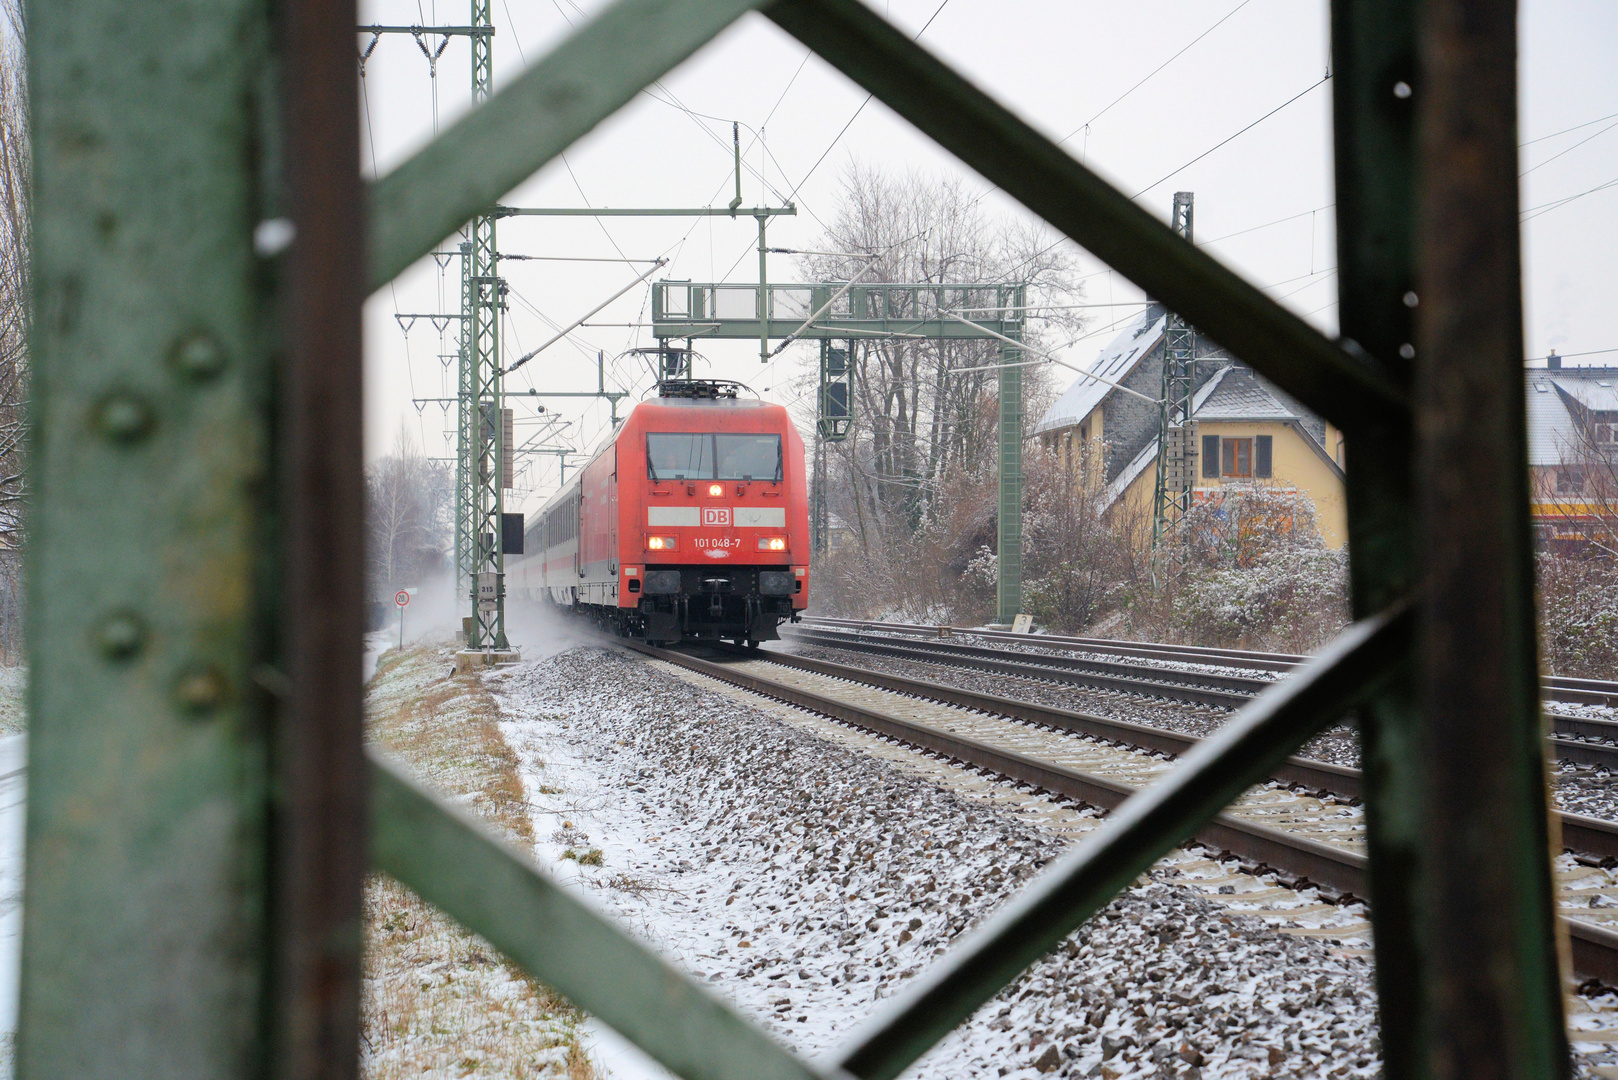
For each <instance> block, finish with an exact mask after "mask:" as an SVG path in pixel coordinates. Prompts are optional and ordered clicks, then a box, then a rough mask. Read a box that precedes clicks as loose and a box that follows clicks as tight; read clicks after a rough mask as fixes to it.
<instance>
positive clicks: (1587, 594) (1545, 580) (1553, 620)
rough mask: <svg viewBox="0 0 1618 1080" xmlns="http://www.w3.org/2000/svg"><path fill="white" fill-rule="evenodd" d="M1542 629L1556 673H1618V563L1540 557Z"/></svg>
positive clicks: (1578, 675) (1543, 644) (1598, 676)
mask: <svg viewBox="0 0 1618 1080" xmlns="http://www.w3.org/2000/svg"><path fill="white" fill-rule="evenodd" d="M1539 627H1540V650H1541V652H1542V653H1543V654H1544V663H1545V666H1546V668H1547V669H1548V670H1549V671H1550V672H1551V673H1552V674H1555V675H1569V676H1573V677H1576V678H1586V679H1611V678H1614V677H1618V562H1614V560H1612V559H1604V558H1578V557H1568V556H1565V555H1550V554H1544V555H1540V556H1539Z"/></svg>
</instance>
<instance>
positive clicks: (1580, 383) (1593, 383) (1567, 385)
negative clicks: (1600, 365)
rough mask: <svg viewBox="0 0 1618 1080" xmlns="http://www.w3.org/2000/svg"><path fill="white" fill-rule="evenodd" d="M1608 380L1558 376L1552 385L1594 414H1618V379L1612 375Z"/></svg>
mask: <svg viewBox="0 0 1618 1080" xmlns="http://www.w3.org/2000/svg"><path fill="white" fill-rule="evenodd" d="M1604 374H1606V378H1602V377H1600V376H1596V377H1594V378H1583V379H1570V378H1565V377H1561V376H1558V377H1556V378H1553V379H1552V380H1551V385H1553V386H1555V387H1556V389H1558V390H1560V391H1561V392H1562V393H1564V394H1566V395H1568V396H1569V397H1571V398H1573V399H1574V400H1575V401H1577V402H1578V403H1579V404H1580V405H1583V406H1584V407H1585V408H1586V409H1589V410H1591V411H1592V412H1618V379H1615V378H1613V377H1612V375H1611V374H1610V373H1604Z"/></svg>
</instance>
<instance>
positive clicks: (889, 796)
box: [486, 648, 1379, 1080]
mask: <svg viewBox="0 0 1618 1080" xmlns="http://www.w3.org/2000/svg"><path fill="white" fill-rule="evenodd" d="M486 684H487V685H488V686H489V687H490V688H491V689H493V690H494V692H495V694H496V695H497V696H498V697H499V699H500V701H501V711H502V714H503V717H504V719H503V723H502V729H503V731H504V733H505V736H506V739H507V741H508V743H509V744H510V745H511V746H512V747H513V748H514V749H515V750H516V752H517V754H518V756H519V759H520V761H521V769H522V773H523V779H524V782H525V785H526V787H527V789H528V798H529V801H530V804H531V806H532V809H533V821H534V826H535V833H536V835H537V837H538V841H537V848H536V850H537V853H538V855H539V858H540V861H541V862H542V863H543V864H546V865H548V866H551V867H553V868H555V869H556V870H557V872H558V873H559V874H561V875H562V876H564V877H565V878H566V879H568V880H571V881H573V882H575V883H577V884H578V885H580V886H582V887H583V888H585V889H586V890H587V891H588V892H590V893H591V894H592V895H593V896H594V898H595V899H596V901H597V902H598V903H599V904H600V905H602V906H603V907H605V908H606V909H607V910H608V911H610V912H611V913H613V914H614V915H615V916H616V917H618V918H619V919H620V920H621V921H622V922H623V923H625V924H626V925H628V926H629V927H631V928H632V929H633V930H634V931H635V932H637V933H639V934H641V935H642V936H644V937H645V938H646V939H648V940H649V941H650V942H652V943H653V944H654V945H655V946H656V947H657V948H658V949H659V950H660V951H661V952H663V953H664V954H665V955H667V956H669V957H671V958H672V959H673V960H674V961H675V962H676V963H678V964H680V965H681V966H682V967H684V968H685V969H686V970H688V971H690V972H692V973H693V974H696V975H698V976H699V977H701V978H704V979H707V980H708V981H709V982H710V983H711V984H712V985H713V987H714V988H715V991H716V992H717V993H719V994H721V995H722V996H724V997H726V998H728V999H730V1000H732V1001H734V1002H736V1003H737V1004H738V1005H739V1006H740V1007H741V1008H742V1010H743V1011H744V1012H746V1013H748V1014H749V1015H751V1016H752V1017H753V1018H754V1019H755V1020H756V1021H757V1022H758V1023H759V1024H760V1025H761V1026H763V1027H764V1028H766V1029H767V1030H769V1031H771V1032H773V1033H774V1034H775V1035H776V1036H778V1037H779V1038H781V1039H783V1040H785V1041H786V1042H787V1043H788V1044H789V1045H791V1046H793V1047H794V1048H796V1049H798V1050H800V1051H802V1052H804V1053H806V1054H815V1053H819V1052H823V1051H825V1050H828V1049H830V1048H832V1047H835V1046H836V1045H837V1044H838V1043H839V1042H840V1041H841V1040H842V1039H843V1038H846V1037H847V1035H848V1034H849V1033H850V1032H851V1031H852V1030H853V1029H854V1028H855V1027H856V1026H857V1025H858V1024H859V1023H860V1022H861V1021H863V1020H865V1019H867V1018H868V1017H869V1016H870V1015H871V1014H872V1012H873V1010H874V1009H875V1008H877V1007H878V1003H879V1002H880V1001H882V1000H883V999H885V998H888V997H890V996H892V995H893V994H895V993H896V992H898V991H899V990H900V989H901V988H902V986H903V983H904V981H905V980H906V979H908V978H910V977H911V976H913V975H915V974H916V973H918V972H919V971H921V970H923V969H924V968H925V967H926V966H927V965H928V964H929V963H930V962H932V961H933V960H934V959H935V958H936V957H938V956H939V955H941V954H942V953H943V951H944V950H945V949H946V948H947V947H948V945H949V944H950V942H951V940H952V939H953V938H955V937H956V936H957V935H958V934H959V933H960V932H961V931H962V930H964V929H966V928H967V927H969V926H971V925H973V924H974V923H976V922H977V921H979V920H980V919H981V918H982V917H983V916H984V915H986V914H987V913H989V912H990V911H991V910H993V909H994V908H995V907H996V906H998V905H999V904H1000V903H1001V902H1003V901H1004V900H1005V899H1006V897H1008V896H1009V895H1010V894H1011V893H1012V892H1013V891H1014V890H1015V889H1016V888H1017V887H1018V886H1019V885H1020V884H1021V883H1023V882H1024V881H1026V880H1027V879H1028V878H1029V877H1030V876H1031V875H1032V874H1034V873H1035V872H1036V871H1037V870H1038V868H1039V867H1041V866H1042V865H1044V864H1045V863H1047V862H1048V861H1049V860H1051V859H1052V858H1053V857H1055V856H1056V855H1057V854H1059V853H1060V851H1061V850H1062V848H1063V847H1064V846H1065V840H1064V839H1063V837H1062V835H1061V834H1060V833H1059V832H1057V831H1055V830H1054V829H1050V828H1047V827H1045V826H1043V825H1040V824H1037V823H1035V822H1034V821H1032V820H1030V819H1029V817H1028V816H1026V815H1019V814H1017V813H1015V812H1010V811H1008V810H1007V809H1004V808H1001V807H996V806H994V805H992V804H991V802H990V801H988V800H984V799H979V798H974V797H972V796H971V795H970V794H969V793H967V791H966V790H965V788H964V787H963V788H962V790H954V789H951V788H950V787H948V786H941V785H939V784H936V783H929V782H926V781H925V780H923V779H922V778H920V777H918V776H917V775H915V774H913V773H911V772H907V771H905V770H903V769H901V768H898V767H895V766H894V765H892V764H890V763H886V762H883V761H881V760H878V759H877V758H874V757H872V756H869V755H866V754H862V753H859V752H857V751H855V750H853V749H851V748H850V747H848V746H846V745H843V744H842V743H840V742H839V741H838V740H836V739H835V738H831V737H827V736H825V735H823V734H817V733H816V732H815V731H814V730H813V728H814V725H816V724H820V723H821V722H820V721H815V720H812V719H810V718H805V723H803V724H799V723H796V722H793V721H791V720H788V719H785V718H784V717H783V716H782V715H779V714H778V713H776V712H775V711H772V710H770V709H767V708H758V707H754V706H752V705H750V704H748V703H746V702H744V701H739V700H737V699H736V698H735V697H734V696H731V695H728V694H725V693H720V692H717V691H715V690H709V689H706V688H703V687H699V686H695V685H693V684H692V682H691V681H690V680H687V679H684V678H677V677H675V676H673V675H671V674H669V673H668V672H666V671H664V670H661V669H659V668H658V667H657V666H655V665H652V664H649V663H647V662H644V661H641V660H638V659H632V658H629V657H626V656H624V655H622V654H620V653H618V652H615V651H609V650H605V649H601V648H583V649H575V650H573V651H570V652H566V653H563V654H561V655H559V656H556V657H553V658H550V659H548V660H544V661H539V662H537V663H528V664H524V665H522V666H521V667H520V668H517V669H515V670H513V671H510V672H505V673H501V674H499V675H493V676H488V677H486ZM960 772H961V774H962V775H963V776H968V775H969V774H967V773H966V772H965V770H960ZM976 783H977V784H978V786H980V787H981V786H984V785H983V784H982V782H981V780H976ZM1373 1008H1374V998H1373V991H1372V986H1371V972H1370V966H1369V964H1367V963H1365V962H1364V961H1363V960H1360V959H1357V958H1354V957H1350V956H1345V955H1343V954H1342V952H1341V950H1337V949H1334V948H1333V947H1331V946H1329V945H1326V944H1324V943H1322V942H1319V941H1315V940H1311V939H1309V938H1307V937H1289V936H1285V935H1281V934H1277V933H1274V932H1273V931H1269V930H1267V929H1265V928H1264V927H1263V926H1262V925H1261V924H1259V923H1258V922H1257V921H1256V920H1251V919H1247V918H1243V917H1240V916H1237V915H1233V914H1231V913H1230V912H1228V911H1227V910H1225V909H1223V908H1220V907H1218V906H1216V905H1214V904H1211V903H1209V902H1208V901H1206V900H1203V899H1201V898H1199V897H1196V896H1194V895H1193V894H1191V893H1189V892H1188V891H1185V890H1182V889H1178V888H1174V887H1170V886H1168V885H1165V884H1162V883H1160V882H1155V881H1151V880H1149V879H1143V881H1142V882H1141V883H1140V884H1138V885H1137V886H1136V887H1134V888H1132V889H1130V890H1129V891H1127V892H1126V893H1125V894H1124V895H1123V896H1122V897H1120V898H1119V900H1118V901H1116V902H1115V903H1114V904H1113V905H1111V907H1109V908H1108V909H1107V910H1106V911H1105V912H1104V913H1103V914H1102V915H1101V916H1099V917H1098V918H1097V919H1095V920H1093V921H1092V922H1091V923H1090V924H1089V925H1088V926H1086V927H1084V928H1082V929H1081V930H1079V931H1078V932H1077V933H1076V934H1075V935H1074V936H1073V937H1071V938H1070V939H1069V940H1068V941H1067V942H1066V943H1064V945H1063V946H1061V947H1060V948H1059V949H1058V950H1056V952H1055V953H1053V954H1052V955H1051V956H1049V957H1047V958H1046V959H1045V960H1043V961H1041V962H1039V963H1038V964H1036V965H1035V966H1034V967H1033V968H1032V969H1031V970H1030V971H1029V972H1028V974H1027V975H1025V976H1024V977H1023V978H1022V979H1021V980H1020V981H1019V982H1017V983H1016V984H1014V985H1013V986H1012V987H1010V988H1008V989H1007V990H1006V991H1005V992H1003V993H1002V994H1001V995H1000V996H999V997H997V998H996V999H995V1000H994V1001H993V1002H991V1003H990V1004H989V1005H987V1006H985V1007H984V1008H983V1009H981V1010H980V1011H979V1012H978V1014H977V1015H976V1016H974V1017H973V1018H972V1019H971V1020H970V1021H969V1022H968V1023H967V1024H966V1025H964V1026H963V1027H962V1028H961V1029H959V1030H958V1031H957V1032H955V1033H954V1034H953V1035H951V1036H950V1037H949V1038H948V1039H946V1040H945V1041H944V1042H943V1043H942V1044H940V1045H939V1046H938V1047H937V1048H935V1049H934V1051H933V1052H932V1053H931V1054H929V1055H928V1056H927V1057H926V1058H924V1059H923V1060H922V1061H921V1062H920V1063H919V1064H918V1065H917V1066H915V1067H914V1068H912V1069H911V1070H910V1072H909V1073H908V1074H907V1075H909V1076H914V1077H928V1078H933V1077H938V1078H944V1077H949V1078H955V1080H958V1078H963V1077H1001V1076H1015V1077H1027V1078H1032V1077H1037V1076H1040V1075H1041V1074H1049V1075H1051V1076H1063V1077H1069V1076H1071V1077H1079V1076H1103V1077H1109V1078H1116V1077H1126V1076H1127V1077H1144V1076H1181V1077H1186V1076H1201V1077H1216V1076H1217V1077H1225V1076H1232V1077H1235V1076H1269V1075H1272V1074H1274V1075H1328V1074H1329V1075H1331V1076H1361V1075H1363V1076H1369V1075H1373V1074H1374V1073H1375V1072H1376V1071H1377V1069H1378V1067H1379V1063H1378V1060H1377V1053H1376V1036H1375V1029H1374V1022H1373V1016H1372V1013H1373Z"/></svg>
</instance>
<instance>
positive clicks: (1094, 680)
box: [783, 620, 1618, 771]
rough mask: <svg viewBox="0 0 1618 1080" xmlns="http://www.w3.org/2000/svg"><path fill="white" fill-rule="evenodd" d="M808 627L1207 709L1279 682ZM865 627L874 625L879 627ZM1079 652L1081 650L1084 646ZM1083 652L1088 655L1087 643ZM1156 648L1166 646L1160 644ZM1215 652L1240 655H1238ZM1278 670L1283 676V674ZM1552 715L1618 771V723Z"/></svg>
mask: <svg viewBox="0 0 1618 1080" xmlns="http://www.w3.org/2000/svg"><path fill="white" fill-rule="evenodd" d="M805 622H806V623H809V625H808V626H807V627H806V628H805V627H793V628H790V629H787V628H783V629H784V630H785V635H784V638H785V640H788V641H793V642H798V643H802V644H805V645H819V646H823V647H827V648H834V649H849V650H853V651H857V652H864V653H870V654H872V655H876V656H889V657H894V658H897V659H904V660H918V661H922V662H924V663H934V664H949V665H951V666H954V667H966V668H973V669H976V670H979V671H990V672H994V673H996V674H1001V675H1011V676H1015V677H1018V678H1025V679H1037V680H1040V681H1043V682H1056V683H1064V684H1067V685H1072V686H1083V687H1087V688H1091V689H1098V690H1109V691H1114V692H1117V693H1125V694H1138V695H1141V696H1143V697H1153V698H1160V699H1162V700H1166V701H1174V702H1180V703H1185V704H1193V705H1207V706H1213V707H1215V708H1226V709H1239V708H1241V707H1242V706H1243V705H1245V704H1247V703H1248V702H1249V701H1251V700H1252V699H1253V697H1254V696H1256V695H1257V694H1260V693H1262V692H1263V691H1264V690H1265V689H1266V688H1267V687H1269V686H1270V685H1271V684H1272V683H1273V682H1274V680H1273V679H1265V678H1255V677H1252V676H1242V675H1233V674H1221V673H1217V672H1200V671H1184V670H1178V669H1173V668H1163V667H1153V666H1150V665H1148V664H1142V663H1129V662H1127V661H1109V660H1095V659H1090V658H1086V657H1077V656H1062V655H1053V654H1049V653H1043V652H1032V651H1030V650H1029V649H1028V648H1027V646H1029V645H1034V646H1037V647H1040V648H1044V647H1047V646H1046V641H1047V640H1051V641H1066V640H1072V641H1080V640H1083V639H1046V638H1044V637H1041V638H1037V639H1029V638H1028V637H1027V636H1026V635H1020V636H1019V635H1009V634H1008V635H1002V636H1004V637H1017V638H1018V640H1019V641H1020V642H1021V643H1022V644H1023V645H1024V648H1021V649H1011V648H1006V649H997V648H989V647H986V646H981V645H969V644H964V643H961V642H956V641H951V640H947V639H939V638H937V636H936V634H937V630H938V628H936V627H934V628H932V631H933V633H934V637H933V638H931V639H925V638H920V637H903V636H898V635H895V634H892V633H890V632H889V627H891V626H894V625H899V626H903V624H886V623H884V624H876V625H879V626H881V627H882V628H883V629H882V630H880V631H868V630H865V629H861V628H860V625H853V626H851V627H850V628H848V629H842V628H834V629H822V624H824V623H825V622H827V620H814V621H813V622H810V621H809V620H805ZM862 625H865V626H870V625H872V624H862ZM972 633H973V634H974V635H977V634H978V631H972ZM951 636H953V635H951ZM1074 647H1075V648H1081V646H1074ZM1082 648H1085V649H1086V651H1088V647H1087V646H1085V647H1082ZM1152 648H1159V647H1157V646H1153V647H1152ZM1161 648H1164V649H1167V648H1171V647H1169V646H1163V647H1161ZM1172 648H1174V649H1179V648H1180V647H1179V646H1173V647H1172ZM1215 651H1221V652H1234V650H1215ZM1256 655H1259V656H1264V657H1277V656H1280V655H1282V654H1277V653H1264V654H1256ZM1159 659H1162V658H1159ZM1175 659H1176V660H1177V661H1178V662H1186V661H1187V658H1186V657H1183V656H1181V657H1176V658H1175ZM1293 660H1294V663H1296V662H1301V660H1302V658H1301V657H1297V658H1293ZM1195 662H1196V663H1210V662H1211V661H1208V660H1197V661H1195ZM1275 670H1278V672H1279V669H1275ZM1560 681H1561V682H1563V683H1568V682H1578V683H1585V684H1589V685H1591V686H1605V685H1608V684H1604V683H1598V682H1596V681H1594V680H1560ZM1611 685H1612V686H1613V687H1614V690H1613V694H1614V698H1613V700H1614V702H1618V684H1611ZM1546 692H1547V698H1548V699H1553V700H1566V699H1555V698H1552V695H1553V694H1554V693H1573V692H1575V691H1573V690H1555V689H1554V688H1552V687H1550V686H1549V684H1547V691H1546ZM1577 692H1578V693H1581V694H1582V693H1588V694H1596V693H1598V692H1597V691H1595V690H1588V691H1585V690H1579V691H1577ZM1599 693H1601V694H1605V693H1606V691H1600V692H1599ZM1580 703H1581V704H1591V703H1592V702H1590V701H1582V702H1580ZM1549 715H1550V718H1551V734H1550V742H1551V745H1552V747H1553V748H1554V749H1555V751H1556V756H1557V758H1559V759H1560V760H1562V761H1569V762H1572V763H1574V764H1578V765H1595V766H1600V767H1604V768H1608V769H1613V770H1615V771H1618V721H1613V720H1602V719H1596V718H1591V717H1582V716H1569V715H1566V714H1564V713H1558V712H1555V711H1551V712H1550V714H1549Z"/></svg>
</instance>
